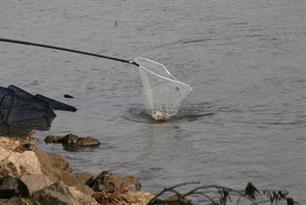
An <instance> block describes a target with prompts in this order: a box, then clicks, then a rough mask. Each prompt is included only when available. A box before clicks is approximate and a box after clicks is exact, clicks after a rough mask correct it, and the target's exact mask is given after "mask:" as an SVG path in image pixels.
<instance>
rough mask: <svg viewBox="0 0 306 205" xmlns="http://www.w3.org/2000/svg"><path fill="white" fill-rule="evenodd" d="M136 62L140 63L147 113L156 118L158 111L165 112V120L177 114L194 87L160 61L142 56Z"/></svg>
mask: <svg viewBox="0 0 306 205" xmlns="http://www.w3.org/2000/svg"><path fill="white" fill-rule="evenodd" d="M135 62H136V63H137V64H138V65H139V72H140V77H141V81H142V85H143V95H144V105H145V110H146V112H147V114H149V115H151V116H152V117H153V118H155V119H156V113H163V115H164V116H163V118H164V119H165V120H167V119H169V118H171V117H172V116H174V115H176V114H177V112H178V110H179V108H180V105H181V103H182V101H183V100H184V99H185V98H186V96H187V95H188V94H190V93H191V92H192V88H191V87H190V86H189V85H188V84H186V83H183V82H181V81H178V80H177V79H176V78H175V77H174V76H173V75H172V74H171V73H170V72H169V71H168V70H167V68H166V67H165V66H164V65H162V64H160V63H158V62H155V61H152V60H150V59H147V58H142V57H136V58H135Z"/></svg>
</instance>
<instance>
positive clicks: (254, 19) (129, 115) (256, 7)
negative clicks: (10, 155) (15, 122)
mask: <svg viewBox="0 0 306 205" xmlns="http://www.w3.org/2000/svg"><path fill="white" fill-rule="evenodd" d="M305 13H306V12H305V2H304V1H302V0H296V1H291V0H281V1H278V0H271V1H266V0H257V1H251V0H243V1H242V0H238V1H232V0H220V1H213V0H194V1H187V0H176V1H174V0H155V1H144V0H126V1H122V0H121V1H119V0H114V1H104V0H95V1H94V0H90V1H81V0H69V1H68V0H67V1H60V0H57V1H55V0H54V1H51V0H50V1H49V0H45V1H38V0H28V1H17V0H11V1H1V2H0V36H1V37H6V38H13V39H20V40H28V41H34V42H40V43H46V44H52V45H58V46H63V47H68V48H74V49H80V50H85V51H90V52H95V53H99V54H102V55H110V56H115V57H119V58H124V59H133V58H134V57H136V56H142V57H147V58H151V59H153V60H156V61H158V62H161V63H163V64H164V65H166V66H167V68H168V69H169V70H170V71H171V72H172V73H173V74H174V75H175V76H176V77H177V78H178V79H180V80H182V81H184V82H186V83H188V84H190V85H191V86H192V87H193V89H194V92H193V93H192V94H191V95H190V96H189V98H188V99H187V100H186V101H185V102H184V105H183V106H182V109H181V111H180V113H179V114H178V116H177V118H176V119H173V120H171V121H169V122H166V123H152V121H151V120H150V119H149V118H147V117H146V116H145V115H144V113H143V103H142V90H141V83H140V78H139V73H138V70H137V68H136V67H135V66H133V65H128V64H127V65H125V64H122V63H118V62H113V61H108V60H104V59H98V58H94V57H88V56H82V55H78V54H72V53H65V52H60V51H53V50H47V49H42V48H33V47H26V46H20V45H12V44H6V43H2V42H1V43H0V85H1V86H7V85H9V84H15V85H17V86H20V87H22V88H24V89H26V90H27V91H30V92H32V93H41V94H44V95H46V96H49V97H52V98H55V99H58V100H61V101H64V102H66V103H69V104H71V105H74V106H76V107H77V108H78V112H76V113H66V112H57V114H58V116H57V118H55V120H54V121H53V124H52V127H51V129H50V130H49V131H47V132H39V135H41V138H43V136H45V135H47V134H50V133H52V134H65V133H67V132H70V131H72V132H74V133H77V134H80V135H91V136H95V137H97V138H98V139H99V140H100V141H101V142H102V143H103V144H102V146H101V147H100V148H98V149H94V150H85V151H83V152H67V151H65V150H63V149H62V147H60V146H56V145H44V144H43V143H41V146H43V147H44V148H46V149H47V150H48V151H51V152H57V153H61V154H64V155H65V156H68V157H69V159H70V160H71V163H72V166H73V167H74V168H75V169H76V170H87V171H90V172H92V173H94V174H97V173H99V172H101V171H102V170H106V169H107V170H113V171H115V172H117V173H120V174H124V175H136V176H139V177H140V178H141V180H142V183H143V186H144V189H145V190H147V191H153V192H156V191H158V190H160V189H161V188H162V187H163V186H167V185H173V184H177V183H180V182H186V181H197V180H199V181H201V182H202V183H205V184H210V183H214V184H223V185H228V186H234V187H242V186H244V185H245V184H246V183H247V182H248V181H252V182H254V183H255V184H256V185H257V186H258V187H260V188H262V189H264V188H268V189H269V188H274V189H288V190H289V191H291V193H292V195H293V196H295V197H297V198H298V199H300V201H306V198H305V195H304V193H305V190H306V114H305V107H306V67H305V65H306V62H305V59H306V58H305V56H306V51H305V37H306V33H305V32H306V31H305V29H306V20H305ZM64 94H70V95H72V96H74V97H75V98H73V99H66V98H64V97H63V95H64Z"/></svg>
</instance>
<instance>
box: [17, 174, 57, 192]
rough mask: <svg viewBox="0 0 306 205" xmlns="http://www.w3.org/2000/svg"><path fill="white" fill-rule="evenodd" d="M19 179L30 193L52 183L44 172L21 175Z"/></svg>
mask: <svg viewBox="0 0 306 205" xmlns="http://www.w3.org/2000/svg"><path fill="white" fill-rule="evenodd" d="M20 180H21V181H22V182H23V183H24V184H25V185H26V186H27V188H28V191H29V193H30V194H31V195H32V194H33V193H34V192H36V191H39V190H41V189H43V188H45V187H47V186H50V185H51V184H52V182H51V181H50V179H49V178H48V177H47V176H46V175H44V174H32V175H28V174H27V175H23V176H22V177H21V178H20Z"/></svg>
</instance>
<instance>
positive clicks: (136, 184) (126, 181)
mask: <svg viewBox="0 0 306 205" xmlns="http://www.w3.org/2000/svg"><path fill="white" fill-rule="evenodd" d="M86 184H87V185H88V186H89V187H91V188H92V189H93V190H94V191H98V192H101V191H111V190H115V189H116V188H119V187H121V186H124V187H128V189H129V190H140V189H141V184H140V181H139V179H138V178H136V177H134V176H118V175H115V174H113V173H111V172H109V171H103V172H102V173H101V174H99V175H98V176H97V177H95V178H91V179H89V180H88V181H87V182H86Z"/></svg>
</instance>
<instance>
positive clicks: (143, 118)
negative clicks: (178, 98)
mask: <svg viewBox="0 0 306 205" xmlns="http://www.w3.org/2000/svg"><path fill="white" fill-rule="evenodd" d="M215 113H216V111H215V110H214V109H213V108H212V105H211V104H210V103H198V104H190V105H182V106H181V108H180V110H179V112H178V113H177V115H176V116H174V117H172V118H171V119H169V120H168V121H167V122H176V121H188V122H190V121H196V120H198V119H199V118H202V117H206V116H211V115H214V114H215ZM122 117H123V118H124V119H127V120H130V121H133V122H139V123H161V122H158V121H156V120H154V119H153V118H152V117H151V116H150V115H148V114H147V113H146V111H145V109H144V107H143V106H142V105H135V106H134V107H132V108H130V109H129V110H128V111H127V112H126V113H125V114H124V115H123V116H122Z"/></svg>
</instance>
